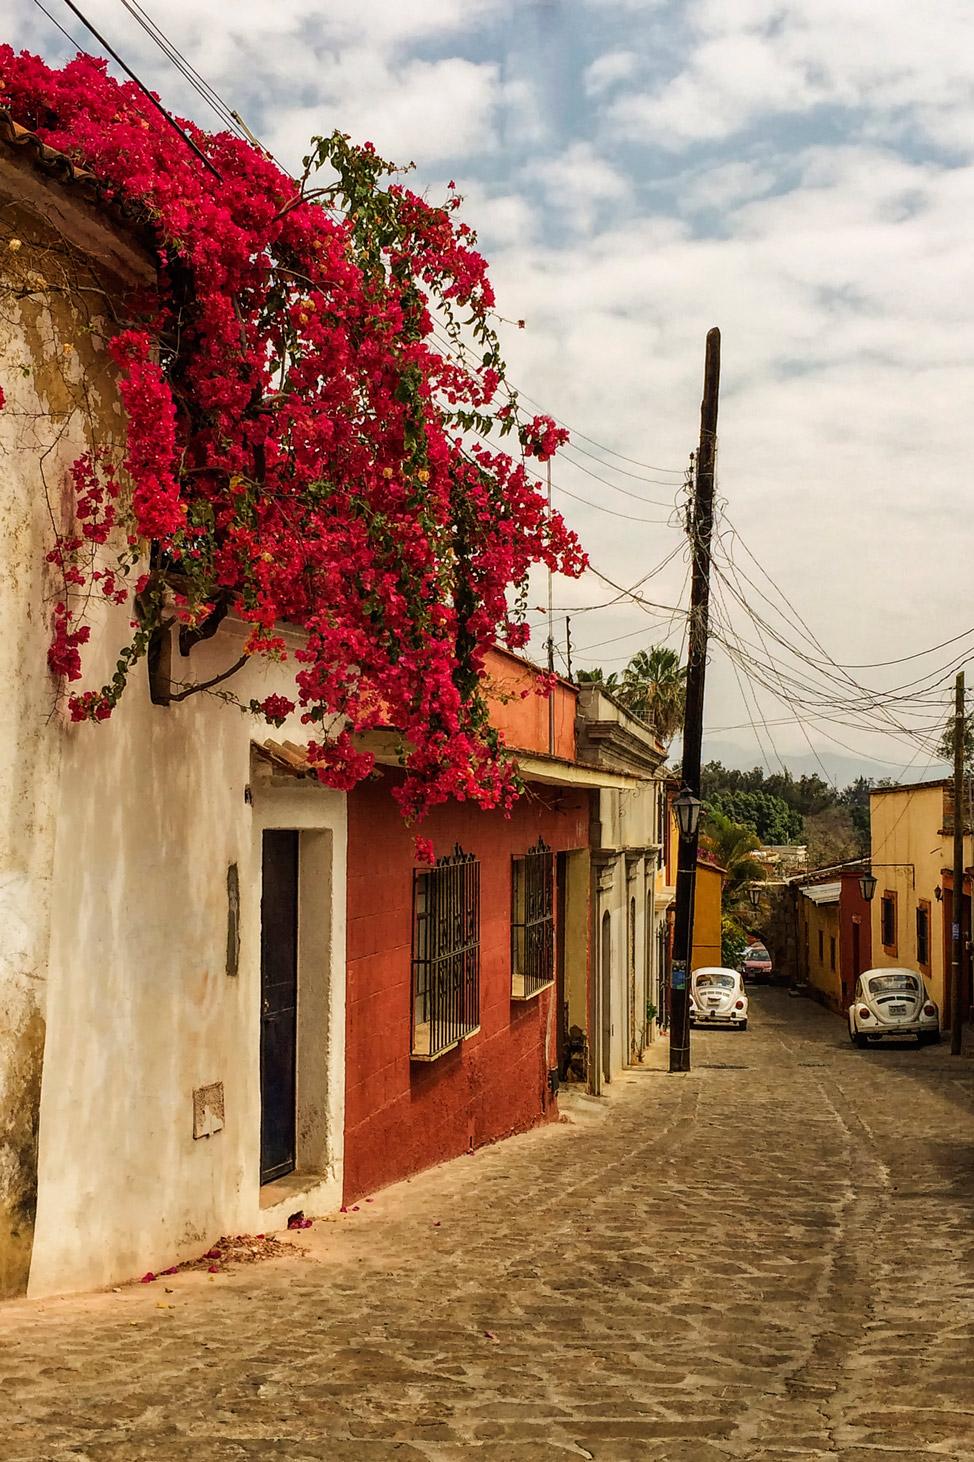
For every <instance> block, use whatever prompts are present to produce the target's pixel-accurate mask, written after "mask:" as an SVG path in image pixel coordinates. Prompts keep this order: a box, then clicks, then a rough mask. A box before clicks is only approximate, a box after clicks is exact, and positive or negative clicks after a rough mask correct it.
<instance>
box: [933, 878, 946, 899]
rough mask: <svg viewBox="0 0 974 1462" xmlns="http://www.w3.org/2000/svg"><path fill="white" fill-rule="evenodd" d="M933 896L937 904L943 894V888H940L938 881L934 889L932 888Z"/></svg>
mask: <svg viewBox="0 0 974 1462" xmlns="http://www.w3.org/2000/svg"><path fill="white" fill-rule="evenodd" d="M933 896H934V898H935V899H936V900H937V903H938V904H939V903H940V900H941V899H942V898H943V896H944V891H943V889H942V888H941V887H940V884H939V883H938V884H937V887H936V888H935V889H934V891H933Z"/></svg>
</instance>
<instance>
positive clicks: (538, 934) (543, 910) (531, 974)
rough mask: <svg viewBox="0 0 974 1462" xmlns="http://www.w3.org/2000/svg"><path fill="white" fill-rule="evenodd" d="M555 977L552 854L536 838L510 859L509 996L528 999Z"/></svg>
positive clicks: (553, 865)
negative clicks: (535, 841) (530, 844)
mask: <svg viewBox="0 0 974 1462" xmlns="http://www.w3.org/2000/svg"><path fill="white" fill-rule="evenodd" d="M554 978H555V855H554V853H552V851H551V849H550V848H548V847H546V846H545V844H544V843H543V842H542V840H541V839H540V838H539V839H538V842H537V844H536V845H535V847H533V848H531V850H530V851H529V852H527V853H525V854H524V855H523V857H519V858H512V859H511V997H512V999H514V1000H530V998H531V996H532V995H537V993H538V991H539V990H543V989H544V988H545V986H546V985H551V984H553V983H554Z"/></svg>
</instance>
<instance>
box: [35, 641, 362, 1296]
mask: <svg viewBox="0 0 974 1462" xmlns="http://www.w3.org/2000/svg"><path fill="white" fill-rule="evenodd" d="M106 648H107V646H106ZM238 649H239V639H238V641H237V643H234V635H233V626H230V627H229V628H225V629H221V631H220V633H219V634H218V635H217V636H216V638H215V639H214V640H212V641H210V642H209V643H208V644H206V645H205V646H200V647H198V648H197V649H196V650H194V652H193V661H194V667H193V668H194V671H195V673H196V674H197V676H198V677H199V678H202V679H205V678H207V677H208V675H209V674H210V673H215V671H216V670H217V669H218V668H219V667H220V666H221V665H222V666H225V665H227V664H228V663H232V660H233V659H234V658H235V656H236V654H237V653H238ZM284 688H285V683H284V668H283V667H275V666H270V667H260V666H256V665H255V666H252V667H250V668H249V669H248V670H247V671H246V672H243V673H242V676H241V680H240V683H239V690H240V694H241V695H242V696H243V697H244V698H249V696H250V695H266V694H268V693H269V692H271V691H272V690H281V691H283V690H284ZM253 730H254V723H253V721H252V720H251V718H250V717H245V716H243V715H242V714H241V713H240V712H239V711H238V710H235V709H234V708H232V707H229V706H226V705H224V704H223V703H222V702H221V701H220V700H218V699H215V698H213V697H208V696H199V697H194V698H192V699H190V700H188V701H186V702H184V703H183V704H181V705H178V706H173V707H170V708H168V709H166V708H163V707H159V706H153V705H152V704H151V703H150V702H149V698H148V695H147V692H146V690H145V686H144V684H143V683H138V684H136V685H133V687H132V688H131V693H130V694H129V695H127V696H126V697H125V699H124V700H123V703H122V705H121V706H120V707H119V709H118V711H117V712H116V713H115V715H114V716H113V717H112V719H111V721H109V722H107V723H106V724H104V725H101V726H92V725H82V726H76V727H72V728H70V730H68V731H66V732H65V743H66V744H65V749H64V763H63V775H62V780H61V798H60V807H59V817H58V834H57V842H56V852H55V860H54V869H53V885H54V888H55V889H56V892H57V897H56V901H55V905H54V907H53V910H52V918H51V950H50V976H49V990H50V998H49V1013H48V1037H47V1054H46V1062H45V1076H44V1087H43V1095H42V1101H41V1129H40V1130H41V1142H40V1172H39V1201H38V1210H37V1228H36V1237H35V1246H34V1260H33V1265H32V1269H31V1283H30V1292H31V1293H33V1294H46V1293H50V1292H52V1291H57V1290H62V1289H65V1288H82V1287H89V1286H92V1285H98V1284H104V1283H109V1282H111V1281H112V1280H117V1279H118V1278H123V1277H127V1276H130V1275H132V1274H135V1273H139V1272H142V1271H144V1270H145V1269H156V1268H159V1267H162V1266H164V1264H165V1263H173V1262H175V1261H177V1260H178V1259H180V1258H185V1257H187V1256H189V1255H191V1254H194V1253H198V1252H199V1250H200V1246H201V1245H202V1246H203V1247H205V1246H206V1245H207V1244H208V1243H210V1242H212V1240H213V1239H214V1238H216V1237H218V1236H219V1235H220V1234H221V1233H226V1232H228V1231H234V1232H255V1231H259V1230H260V1229H262V1228H264V1227H270V1226H273V1225H272V1221H271V1215H270V1214H269V1213H268V1211H267V1210H266V1209H264V1210H263V1211H262V1209H261V1198H262V1193H261V1189H260V1184H259V1140H260V1068H259V1053H260V884H261V872H260V849H261V841H260V834H261V831H262V830H263V828H265V827H290V828H301V829H305V830H307V831H308V832H309V833H312V834H313V835H317V834H322V833H328V834H329V837H328V838H327V839H326V841H325V844H324V846H321V845H319V846H318V847H317V849H316V848H315V845H314V844H313V842H311V843H309V844H308V848H307V849H303V854H305V855H306V856H304V857H303V866H302V875H303V876H302V890H301V898H302V904H301V906H300V909H301V912H300V918H301V921H302V924H308V923H311V924H314V923H317V926H318V927H319V928H320V929H321V931H322V935H321V939H320V940H319V941H317V943H318V946H319V947H318V950H317V953H318V956H319V957H318V959H317V961H315V963H314V966H312V960H313V957H314V953H315V951H312V952H311V953H310V954H305V955H304V959H303V965H304V967H303V968H301V967H299V1020H300V1021H301V1023H302V1029H303V1027H304V1026H305V1025H306V1024H307V1022H312V1024H311V1026H310V1028H309V1029H306V1030H304V1035H305V1036H306V1040H305V1042H304V1046H303V1050H302V1049H301V1034H299V1058H300V1060H301V1071H300V1072H299V1086H300V1085H301V1081H302V1075H303V1074H305V1073H306V1074H307V1075H308V1076H309V1078H310V1080H311V1084H312V1088H313V1090H312V1093H311V1096H310V1098H309V1099H308V1100H307V1101H305V1103H304V1111H303V1116H304V1128H303V1141H304V1144H305V1147H306V1148H308V1147H309V1145H312V1146H314V1147H315V1149H316V1151H317V1153H318V1157H317V1159H316V1160H311V1161H307V1162H306V1167H307V1169H308V1170H309V1178H308V1181H307V1183H306V1184H305V1187H306V1188H308V1189H312V1188H313V1189H315V1190H316V1191H315V1198H316V1203H317V1205H318V1206H319V1207H321V1206H329V1205H332V1206H333V1205H335V1204H337V1202H338V1201H339V1196H340V1183H341V1131H342V1115H341V1103H342V1088H341V1076H340V1073H341V1067H342V1055H343V1035H342V1028H343V1001H342V995H343V989H344V971H343V966H342V953H343V945H344V939H343V936H344V911H343V899H344V881H343V876H342V871H343V870H342V864H343V860H344V845H345V813H344V797H343V795H341V794H339V793H335V792H331V791H328V790H326V789H324V788H322V787H320V786H319V785H318V784H317V783H316V782H314V781H307V782H304V781H302V782H298V781H295V780H294V779H291V778H280V779H275V778H273V777H272V778H270V779H268V780H266V781H264V780H258V779H257V776H256V772H257V768H256V766H255V767H254V768H253V769H252V766H251V750H250V740H251V734H252V731H253ZM289 732H290V734H291V735H292V736H294V737H296V736H297V735H299V734H300V731H299V728H297V727H291V728H288V727H285V728H284V729H283V730H282V731H281V732H279V733H276V734H277V735H279V736H281V737H286V736H288V734H289ZM248 786H252V794H251V795H252V798H253V801H252V804H251V803H248V802H247V801H246V800H245V791H246V789H247V788H248ZM230 863H236V864H237V866H238V869H239V880H240V963H239V974H238V975H236V976H228V975H227V973H226V959H227V954H226V952H227V919H228V898H227V868H228V865H229V864H230ZM302 992H303V994H302ZM302 1002H303V1005H304V1006H305V1007H308V1008H307V1010H304V1009H302ZM305 1016H306V1017H307V1021H305ZM316 1068H317V1074H316ZM214 1082H222V1083H223V1086H224V1092H225V1102H226V1125H225V1127H224V1130H223V1131H221V1132H217V1133H215V1134H214V1135H213V1136H211V1137H207V1138H201V1139H194V1136H193V1092H194V1090H195V1089H197V1088H199V1087H201V1086H205V1085H209V1084H211V1083H214ZM323 1127H324V1129H326V1130H325V1132H324V1135H323V1131H322V1129H323ZM299 1153H300V1146H299ZM267 1196H268V1195H267V1193H266V1192H265V1193H264V1194H263V1197H264V1198H265V1200H266V1199H267ZM279 1201H281V1202H286V1201H287V1200H286V1197H285V1196H284V1195H282V1197H281V1198H280V1200H279ZM294 1206H300V1204H299V1203H294V1204H292V1207H294ZM285 1216H286V1215H285ZM274 1217H276V1218H279V1217H280V1214H276V1215H274Z"/></svg>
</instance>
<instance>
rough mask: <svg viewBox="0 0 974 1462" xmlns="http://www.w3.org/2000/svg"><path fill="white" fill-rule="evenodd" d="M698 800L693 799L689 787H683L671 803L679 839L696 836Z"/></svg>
mask: <svg viewBox="0 0 974 1462" xmlns="http://www.w3.org/2000/svg"><path fill="white" fill-rule="evenodd" d="M700 807H701V803H700V799H699V798H698V797H694V795H693V793H692V792H691V791H690V789H689V787H684V788H683V791H682V792H681V793H680V795H679V797H677V798H676V799H675V800H674V802H673V812H674V814H675V815H676V825H677V827H678V828H679V829H680V837H681V838H692V837H694V836H695V835H696V831H697V828H698V827H699V825H700Z"/></svg>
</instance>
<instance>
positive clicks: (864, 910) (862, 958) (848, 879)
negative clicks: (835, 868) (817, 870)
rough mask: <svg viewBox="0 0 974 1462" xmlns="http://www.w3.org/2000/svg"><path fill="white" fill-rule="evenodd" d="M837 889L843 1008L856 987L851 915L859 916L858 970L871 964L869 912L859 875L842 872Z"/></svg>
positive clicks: (870, 922)
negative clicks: (838, 889) (860, 885)
mask: <svg viewBox="0 0 974 1462" xmlns="http://www.w3.org/2000/svg"><path fill="white" fill-rule="evenodd" d="M840 881H841V889H840V892H839V970H840V971H841V975H842V1008H843V1010H845V1009H847V1008H848V1005H849V1002H850V1001H851V999H852V992H853V990H854V988H855V983H856V979H855V975H854V973H853V970H854V965H853V959H852V924H853V915H858V917H859V973H860V974H862V971H863V970H871V969H872V967H873V933H872V915H871V913H870V908H869V905H868V904H867V903H866V900H865V899H864V898H863V896H862V889H861V888H860V887H859V874H858V872H856V873H851V872H848V873H843V874H841V876H840Z"/></svg>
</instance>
